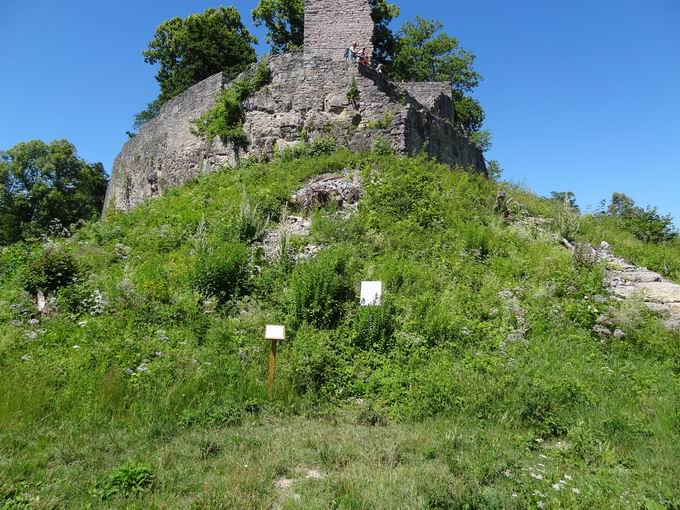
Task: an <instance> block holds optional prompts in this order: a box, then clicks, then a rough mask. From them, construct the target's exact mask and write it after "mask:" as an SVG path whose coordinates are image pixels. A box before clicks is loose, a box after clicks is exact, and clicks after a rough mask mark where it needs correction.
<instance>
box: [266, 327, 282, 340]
mask: <svg viewBox="0 0 680 510" xmlns="http://www.w3.org/2000/svg"><path fill="white" fill-rule="evenodd" d="M264 337H265V339H266V340H285V339H286V326H275V325H272V324H267V327H266V328H265V330H264Z"/></svg>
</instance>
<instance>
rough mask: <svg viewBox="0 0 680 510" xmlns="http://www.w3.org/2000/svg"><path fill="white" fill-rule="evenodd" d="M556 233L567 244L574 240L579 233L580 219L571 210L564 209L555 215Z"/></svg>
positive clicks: (576, 213)
mask: <svg viewBox="0 0 680 510" xmlns="http://www.w3.org/2000/svg"><path fill="white" fill-rule="evenodd" d="M556 225H557V232H558V233H559V235H560V237H562V239H566V240H567V241H569V242H573V241H575V240H576V238H577V236H578V233H579V231H580V230H581V218H580V216H579V214H578V212H575V211H573V210H572V209H565V210H564V211H562V212H561V213H559V214H558V215H557V221H556Z"/></svg>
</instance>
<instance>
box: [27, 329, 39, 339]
mask: <svg viewBox="0 0 680 510" xmlns="http://www.w3.org/2000/svg"><path fill="white" fill-rule="evenodd" d="M24 335H25V336H26V338H28V339H29V340H35V339H36V338H38V333H36V332H35V331H26V333H24Z"/></svg>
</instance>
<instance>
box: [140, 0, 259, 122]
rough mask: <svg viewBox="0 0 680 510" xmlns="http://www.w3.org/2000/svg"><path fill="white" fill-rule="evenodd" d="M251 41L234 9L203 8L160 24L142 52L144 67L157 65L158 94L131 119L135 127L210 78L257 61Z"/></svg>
mask: <svg viewBox="0 0 680 510" xmlns="http://www.w3.org/2000/svg"><path fill="white" fill-rule="evenodd" d="M256 42H257V39H256V38H255V37H254V36H253V35H251V33H250V32H249V31H248V29H247V28H246V27H245V25H244V24H243V22H242V21H241V15H240V14H239V12H238V10H237V9H236V8H234V7H220V8H218V9H208V10H206V11H205V12H203V13H199V14H192V15H191V16H188V17H187V18H184V19H182V18H173V19H171V20H169V21H166V22H164V23H161V25H160V26H159V27H158V28H157V29H156V34H155V36H154V38H153V39H152V40H151V42H149V47H148V48H147V49H146V50H144V52H143V55H144V61H145V62H147V63H149V64H158V65H159V68H158V72H157V74H156V80H157V81H158V83H159V84H160V88H161V92H160V95H159V97H158V99H156V100H155V101H153V102H151V103H150V104H149V106H148V108H147V110H145V111H143V112H141V113H139V114H137V116H136V117H135V127H139V126H140V125H142V124H144V123H145V122H146V121H148V120H149V119H150V118H153V117H154V116H155V115H156V114H157V113H158V110H159V109H160V107H161V106H162V105H163V104H165V103H166V102H167V101H169V100H170V99H172V98H173V97H175V96H177V95H179V94H181V93H182V92H184V91H185V90H186V89H188V88H189V87H191V86H192V85H195V84H196V83H198V82H200V81H202V80H204V79H206V78H208V77H210V76H212V75H213V74H215V73H218V72H220V71H224V72H226V73H228V74H232V75H236V74H238V73H240V72H241V71H243V70H244V69H245V68H246V67H248V65H250V64H252V63H254V62H255V61H256V59H257V58H256V54H255V48H254V46H253V44H254V43H256Z"/></svg>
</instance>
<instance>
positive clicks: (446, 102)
mask: <svg viewBox="0 0 680 510" xmlns="http://www.w3.org/2000/svg"><path fill="white" fill-rule="evenodd" d="M400 87H402V88H403V89H404V90H405V91H406V92H408V94H409V95H410V96H411V97H413V98H414V99H415V100H416V101H418V102H419V103H420V104H421V105H423V106H424V107H425V108H427V109H428V110H430V112H432V113H433V114H434V115H436V116H438V117H441V118H443V119H446V120H453V119H454V117H455V114H456V110H455V107H454V102H453V92H452V91H451V84H450V83H449V82H444V81H435V82H407V83H401V84H400Z"/></svg>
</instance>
